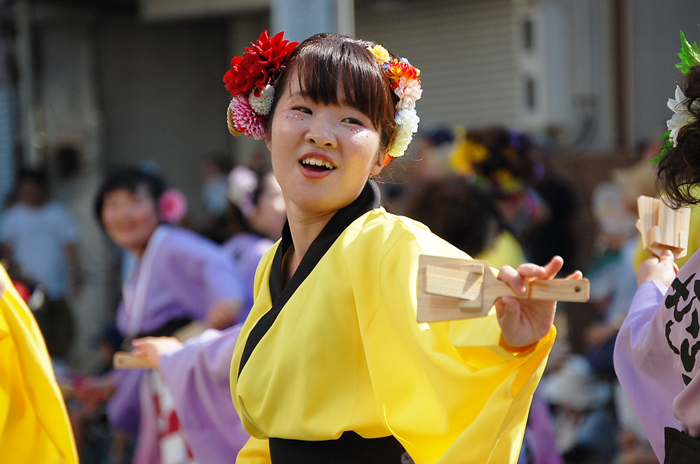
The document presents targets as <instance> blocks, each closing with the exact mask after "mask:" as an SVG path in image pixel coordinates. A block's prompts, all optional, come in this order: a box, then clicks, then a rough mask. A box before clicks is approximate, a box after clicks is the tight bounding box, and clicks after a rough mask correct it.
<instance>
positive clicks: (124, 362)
mask: <svg viewBox="0 0 700 464" xmlns="http://www.w3.org/2000/svg"><path fill="white" fill-rule="evenodd" d="M204 330H206V326H204V324H202V323H201V322H196V321H195V322H192V323H190V324H188V325H186V326H185V327H183V328H181V329H180V330H178V331H177V332H175V333H174V334H173V336H174V337H175V338H177V339H178V340H180V341H181V342H184V341H185V340H187V339H189V338H192V337H194V336H196V335H199V334H200V333H202V332H204ZM112 366H114V368H115V369H150V368H151V366H149V365H148V363H147V362H146V361H144V360H143V359H141V358H137V357H136V356H133V355H132V354H131V353H129V352H128V351H117V352H116V353H114V357H113V358H112Z"/></svg>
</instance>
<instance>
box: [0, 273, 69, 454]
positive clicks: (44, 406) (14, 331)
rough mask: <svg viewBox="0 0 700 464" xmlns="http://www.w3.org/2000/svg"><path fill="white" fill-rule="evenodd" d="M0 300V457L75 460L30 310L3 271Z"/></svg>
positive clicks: (64, 414)
mask: <svg viewBox="0 0 700 464" xmlns="http://www.w3.org/2000/svg"><path fill="white" fill-rule="evenodd" d="M0 279H1V280H2V282H3V284H4V285H5V287H6V289H5V291H4V293H3V294H2V295H1V297H2V298H1V299H0V450H2V452H1V453H0V454H1V455H2V458H0V460H2V462H6V463H42V464H53V463H56V464H59V463H60V464H72V463H77V462H78V454H77V451H76V447H75V441H74V439H73V431H72V429H71V426H70V421H69V420H68V414H67V412H66V407H65V404H64V402H63V398H62V396H61V393H60V391H59V388H58V384H57V383H56V379H55V377H54V373H53V368H52V366H51V360H50V358H49V354H48V352H47V350H46V345H45V344H44V339H43V337H42V336H41V332H40V331H39V326H38V325H37V323H36V321H35V320H34V316H33V315H32V314H31V311H30V310H29V308H27V306H26V305H25V304H24V301H23V300H22V299H21V297H20V296H19V295H18V294H17V291H16V290H15V288H14V287H13V286H12V282H11V281H10V279H9V277H8V276H7V273H6V272H5V270H4V269H3V268H2V267H1V266H0Z"/></svg>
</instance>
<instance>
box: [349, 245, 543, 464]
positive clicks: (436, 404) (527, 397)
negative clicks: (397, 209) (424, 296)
mask: <svg viewBox="0 0 700 464" xmlns="http://www.w3.org/2000/svg"><path fill="white" fill-rule="evenodd" d="M428 245H429V244H428ZM438 245H439V244H438ZM397 250H400V252H396V253H393V252H392V253H389V254H388V255H387V256H386V257H385V258H384V260H383V264H382V266H381V271H380V275H378V276H375V278H376V281H377V282H378V284H377V285H376V286H371V285H364V286H358V289H359V290H358V292H357V293H356V297H357V299H358V308H363V309H362V310H358V318H359V321H358V322H359V324H360V331H361V333H362V338H363V340H362V343H363V347H364V350H365V356H366V359H367V365H368V368H369V372H370V376H371V379H372V386H373V389H374V392H375V400H376V407H377V414H378V416H379V417H380V418H382V419H383V421H384V425H385V427H386V428H387V429H388V430H390V431H391V433H392V434H393V435H394V436H395V437H396V438H397V439H398V440H399V441H400V442H401V444H402V445H403V446H404V448H405V449H406V451H408V453H409V454H410V455H411V457H412V458H413V460H414V461H415V462H416V464H428V463H431V464H432V463H455V462H459V463H465V464H486V463H494V464H496V463H497V464H504V463H515V462H517V458H518V453H519V450H520V445H521V443H522V438H523V434H524V430H525V423H526V420H527V413H528V409H529V406H530V402H531V400H532V395H533V393H534V390H535V388H536V386H537V383H538V382H539V379H540V377H541V375H542V371H543V370H544V365H545V362H546V358H547V355H548V353H549V349H550V348H551V345H552V343H553V341H554V331H553V330H552V331H551V332H550V333H549V334H548V335H547V336H545V337H544V339H543V340H541V341H540V342H539V343H537V344H536V345H535V346H533V347H532V348H529V349H528V350H527V351H526V352H524V353H517V354H514V353H511V352H509V351H508V350H507V349H506V348H505V347H503V346H502V343H501V330H500V327H499V326H498V323H497V320H496V315H495V312H494V311H493V310H492V311H491V313H490V314H489V316H487V317H484V318H478V319H471V320H464V321H458V322H452V323H449V322H442V323H431V324H419V323H417V322H416V314H415V313H416V277H415V276H416V275H417V272H418V269H417V267H418V259H417V256H418V255H419V254H421V253H427V254H437V255H449V253H451V254H452V255H454V252H453V251H451V250H449V249H445V248H444V247H442V248H441V245H439V246H438V247H432V248H430V247H428V249H426V248H422V245H418V243H417V242H416V241H407V243H399V244H398V245H397ZM370 279H371V277H370ZM363 290H364V291H363ZM364 308H367V309H366V310H365V309H364Z"/></svg>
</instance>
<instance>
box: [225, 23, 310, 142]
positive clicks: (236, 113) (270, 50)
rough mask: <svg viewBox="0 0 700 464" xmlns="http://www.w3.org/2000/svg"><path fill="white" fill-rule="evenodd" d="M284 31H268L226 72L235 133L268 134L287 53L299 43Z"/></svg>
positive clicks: (230, 120) (229, 118)
mask: <svg viewBox="0 0 700 464" xmlns="http://www.w3.org/2000/svg"><path fill="white" fill-rule="evenodd" d="M283 36H284V32H280V33H278V34H277V35H275V36H274V37H272V38H270V37H269V36H268V35H267V31H263V33H262V34H260V38H259V39H258V40H257V42H255V43H251V45H252V47H246V49H245V53H243V56H235V57H233V59H232V60H231V69H230V70H229V71H227V72H226V74H225V75H224V82H225V83H226V90H228V91H229V92H230V93H231V103H230V104H229V107H228V112H227V117H226V122H227V123H228V129H229V132H231V134H233V135H236V136H238V135H241V134H245V135H247V136H248V137H252V138H254V139H255V140H261V139H262V138H263V137H264V136H265V123H266V122H267V116H268V115H269V114H270V109H271V107H272V100H273V98H274V97H275V82H276V81H277V78H278V77H279V75H280V73H281V72H282V71H283V70H284V69H285V67H286V61H287V57H289V55H290V54H291V53H292V51H293V50H294V49H295V48H296V46H297V45H299V42H290V41H288V40H284V39H283Z"/></svg>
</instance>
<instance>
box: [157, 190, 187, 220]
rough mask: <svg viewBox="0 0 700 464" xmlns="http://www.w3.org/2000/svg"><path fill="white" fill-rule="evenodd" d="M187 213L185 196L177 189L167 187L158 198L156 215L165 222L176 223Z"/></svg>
mask: <svg viewBox="0 0 700 464" xmlns="http://www.w3.org/2000/svg"><path fill="white" fill-rule="evenodd" d="M185 214H187V197H185V195H184V194H183V193H182V192H181V191H179V190H178V189H168V190H166V191H165V192H163V194H162V195H161V196H160V198H159V199H158V217H159V218H160V220H161V221H163V222H165V223H167V224H177V223H178V222H180V221H182V219H183V218H184V217H185Z"/></svg>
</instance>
